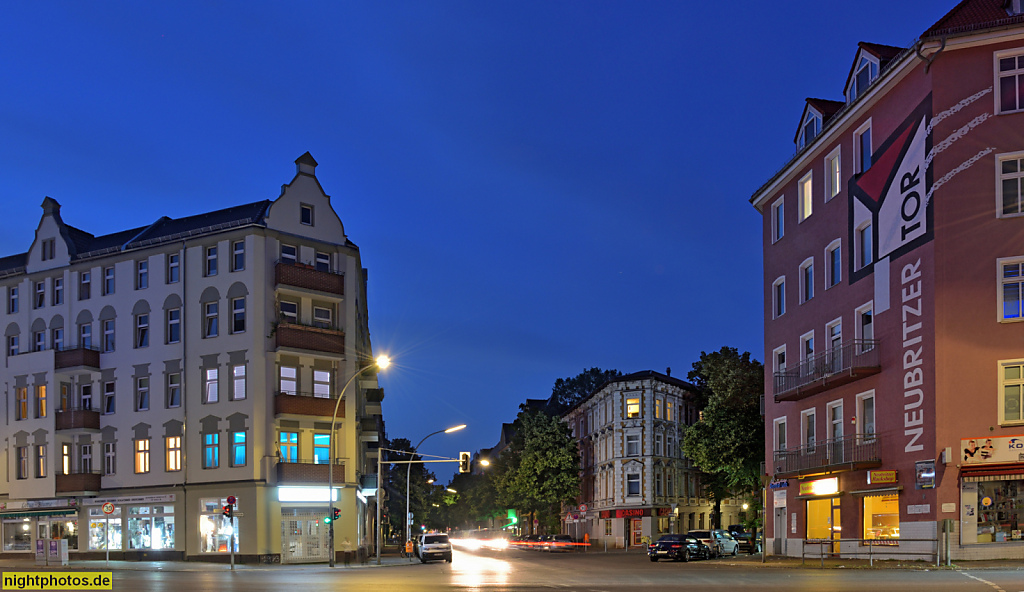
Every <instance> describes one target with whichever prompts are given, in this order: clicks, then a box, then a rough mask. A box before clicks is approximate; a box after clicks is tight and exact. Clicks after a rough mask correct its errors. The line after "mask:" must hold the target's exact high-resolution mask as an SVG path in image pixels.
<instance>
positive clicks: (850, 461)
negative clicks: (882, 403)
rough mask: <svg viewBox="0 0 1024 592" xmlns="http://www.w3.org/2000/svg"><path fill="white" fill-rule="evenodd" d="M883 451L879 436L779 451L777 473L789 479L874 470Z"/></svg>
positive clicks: (776, 456) (776, 474)
mask: <svg viewBox="0 0 1024 592" xmlns="http://www.w3.org/2000/svg"><path fill="white" fill-rule="evenodd" d="M880 449H881V446H880V443H879V436H878V435H872V436H870V437H868V436H864V435H857V436H845V437H843V438H833V439H830V440H825V441H823V442H815V443H812V444H805V445H803V446H800V447H798V448H788V449H786V450H776V451H775V454H774V459H775V463H774V467H773V468H774V473H775V477H776V478H790V477H806V476H809V475H820V474H823V473H840V472H843V471H855V470H861V469H868V468H873V467H877V466H881V464H882V457H881V455H880V454H879V450H880Z"/></svg>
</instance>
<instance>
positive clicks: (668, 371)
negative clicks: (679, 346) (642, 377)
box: [665, 366, 672, 376]
mask: <svg viewBox="0 0 1024 592" xmlns="http://www.w3.org/2000/svg"><path fill="white" fill-rule="evenodd" d="M665 376H672V366H669V367H668V368H665Z"/></svg>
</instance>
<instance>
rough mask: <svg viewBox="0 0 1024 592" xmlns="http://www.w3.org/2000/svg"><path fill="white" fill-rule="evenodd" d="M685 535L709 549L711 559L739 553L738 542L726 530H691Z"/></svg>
mask: <svg viewBox="0 0 1024 592" xmlns="http://www.w3.org/2000/svg"><path fill="white" fill-rule="evenodd" d="M687 534H689V535H690V536H692V537H695V538H697V539H699V540H700V542H702V543H704V544H705V545H707V546H708V548H709V549H711V556H712V557H721V556H722V555H736V554H738V553H739V549H740V543H739V541H737V540H736V539H735V538H733V536H732V535H731V534H729V531H727V530H722V529H721V528H714V529H711V530H691V531H690V532H688V533H687Z"/></svg>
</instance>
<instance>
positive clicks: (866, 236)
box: [854, 222, 874, 269]
mask: <svg viewBox="0 0 1024 592" xmlns="http://www.w3.org/2000/svg"><path fill="white" fill-rule="evenodd" d="M854 240H856V241H857V244H856V247H857V262H856V263H857V269H861V268H864V267H867V266H868V265H870V264H871V263H872V261H873V258H872V255H871V247H872V242H873V240H874V237H873V236H872V233H871V223H870V222H865V223H864V224H862V225H860V226H859V227H858V228H857V232H856V233H855V234H854Z"/></svg>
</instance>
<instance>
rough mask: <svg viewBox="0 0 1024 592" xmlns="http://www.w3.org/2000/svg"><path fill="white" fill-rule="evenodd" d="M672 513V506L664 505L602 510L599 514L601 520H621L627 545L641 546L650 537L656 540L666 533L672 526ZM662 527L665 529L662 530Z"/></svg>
mask: <svg viewBox="0 0 1024 592" xmlns="http://www.w3.org/2000/svg"><path fill="white" fill-rule="evenodd" d="M672 515H673V513H672V508H668V507H664V508H622V509H618V510H602V511H601V513H600V515H599V516H600V519H601V520H607V521H611V520H618V521H621V523H622V532H623V537H624V540H625V546H627V547H639V546H641V545H644V544H646V542H645V541H646V540H648V539H650V540H655V539H657V538H658V536H660V535H662V534H666V533H667V532H668V529H669V528H671V521H670V518H671V517H672ZM608 524H610V523H608ZM662 527H664V528H665V530H661V529H662ZM608 530H609V531H610V530H611V528H608Z"/></svg>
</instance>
